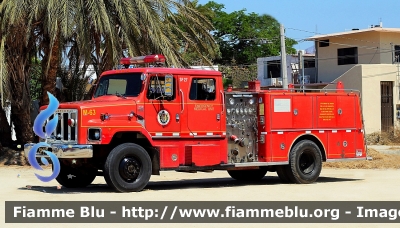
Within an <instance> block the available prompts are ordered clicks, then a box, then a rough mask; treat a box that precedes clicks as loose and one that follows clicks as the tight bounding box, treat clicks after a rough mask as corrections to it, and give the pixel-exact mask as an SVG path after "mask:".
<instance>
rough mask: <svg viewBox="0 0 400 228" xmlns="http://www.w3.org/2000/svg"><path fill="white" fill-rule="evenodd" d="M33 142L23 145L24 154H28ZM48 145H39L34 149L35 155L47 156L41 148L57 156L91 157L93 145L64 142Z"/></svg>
mask: <svg viewBox="0 0 400 228" xmlns="http://www.w3.org/2000/svg"><path fill="white" fill-rule="evenodd" d="M34 145H35V143H28V144H25V145H24V152H25V156H26V157H27V156H28V153H29V151H30V150H31V149H32V147H33V146H34ZM49 145H50V147H48V148H46V147H40V148H39V150H38V151H36V157H48V155H47V154H46V153H44V152H42V151H43V149H45V150H47V151H50V152H53V153H54V154H55V155H56V156H57V157H58V158H92V157H93V146H92V145H66V144H49Z"/></svg>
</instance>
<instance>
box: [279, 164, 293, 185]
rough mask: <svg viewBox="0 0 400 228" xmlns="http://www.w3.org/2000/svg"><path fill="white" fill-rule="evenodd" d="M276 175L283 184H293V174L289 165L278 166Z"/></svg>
mask: <svg viewBox="0 0 400 228" xmlns="http://www.w3.org/2000/svg"><path fill="white" fill-rule="evenodd" d="M276 173H277V174H278V177H279V179H281V181H282V182H283V183H293V178H294V176H293V174H292V173H291V170H290V167H289V165H278V166H277V167H276Z"/></svg>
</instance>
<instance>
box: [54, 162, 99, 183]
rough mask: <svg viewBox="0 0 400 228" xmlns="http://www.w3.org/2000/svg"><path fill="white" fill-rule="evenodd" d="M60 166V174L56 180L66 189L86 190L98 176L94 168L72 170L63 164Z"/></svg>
mask: <svg viewBox="0 0 400 228" xmlns="http://www.w3.org/2000/svg"><path fill="white" fill-rule="evenodd" d="M60 166H61V167H60V173H59V174H58V176H57V177H56V180H57V182H58V183H59V184H61V185H62V186H64V187H66V188H84V187H86V186H88V185H89V184H91V183H92V182H93V180H94V179H95V178H96V175H97V170H94V169H92V168H84V167H79V168H72V167H70V166H67V165H65V164H63V163H62V162H60Z"/></svg>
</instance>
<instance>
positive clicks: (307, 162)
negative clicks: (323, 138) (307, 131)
mask: <svg viewBox="0 0 400 228" xmlns="http://www.w3.org/2000/svg"><path fill="white" fill-rule="evenodd" d="M289 161H290V168H291V171H292V172H291V173H292V174H293V177H294V181H295V183H298V184H310V183H313V182H315V181H316V180H317V179H318V177H319V175H320V173H321V170H322V155H321V151H320V149H319V148H318V146H317V145H316V144H315V143H314V142H312V141H310V140H302V141H300V142H299V143H297V144H296V145H295V146H294V147H293V149H292V151H291V152H290V156H289Z"/></svg>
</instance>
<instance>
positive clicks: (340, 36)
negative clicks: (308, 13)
mask: <svg viewBox="0 0 400 228" xmlns="http://www.w3.org/2000/svg"><path fill="white" fill-rule="evenodd" d="M287 29H291V30H296V31H301V32H307V33H312V34H316V35H327V34H323V33H318V32H311V31H307V30H303V29H297V28H287ZM330 37H337V38H341V39H347V40H354V41H361V42H366V43H373V44H379V45H382V44H384V45H391V44H388V43H378V42H374V41H370V40H361V39H355V38H349V37H343V35H330ZM326 43H331V42H326ZM364 47H373V46H364ZM381 49H382V50H383V48H381Z"/></svg>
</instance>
